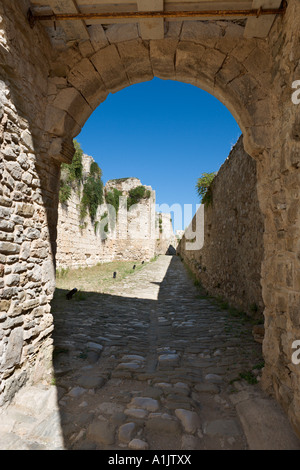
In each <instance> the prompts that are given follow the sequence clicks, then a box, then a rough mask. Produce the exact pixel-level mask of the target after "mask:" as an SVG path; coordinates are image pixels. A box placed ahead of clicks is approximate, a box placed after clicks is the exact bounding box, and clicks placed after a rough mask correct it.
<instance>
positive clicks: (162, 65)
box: [150, 39, 178, 79]
mask: <svg viewBox="0 0 300 470" xmlns="http://www.w3.org/2000/svg"><path fill="white" fill-rule="evenodd" d="M177 44H178V40H177V39H164V40H157V41H150V57H151V64H152V68H153V73H154V75H155V76H156V77H159V78H163V79H172V78H173V77H174V76H175V65H174V63H175V54H176V48H177Z"/></svg>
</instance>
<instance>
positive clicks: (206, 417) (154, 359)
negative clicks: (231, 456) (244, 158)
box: [0, 256, 300, 450]
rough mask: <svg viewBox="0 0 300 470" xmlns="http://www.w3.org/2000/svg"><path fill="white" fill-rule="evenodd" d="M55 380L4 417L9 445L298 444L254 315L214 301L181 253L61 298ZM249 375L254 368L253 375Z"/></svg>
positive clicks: (56, 306)
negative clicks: (106, 286)
mask: <svg viewBox="0 0 300 470" xmlns="http://www.w3.org/2000/svg"><path fill="white" fill-rule="evenodd" d="M53 315H54V324H55V331H54V344H55V354H54V373H55V384H54V385H51V386H49V385H48V386H47V385H45V384H44V385H43V384H41V385H38V386H34V387H25V388H24V389H23V390H21V392H19V394H18V395H17V397H16V399H15V401H14V403H13V404H12V405H11V406H10V407H9V408H8V409H7V410H5V411H4V412H2V415H0V448H1V449H3V448H6V449H86V450H88V449H99V450H101V449H114V450H117V449H134V450H135V449H153V450H174V449H177V450H179V449H184V450H191V449H199V450H200V449H299V448H300V446H299V441H298V439H297V438H296V437H295V435H294V433H293V431H292V430H291V428H290V425H289V423H288V421H287V419H286V417H285V415H284V414H283V413H282V411H281V409H280V408H279V407H278V405H277V404H276V403H275V402H274V401H273V399H271V398H270V397H267V396H265V395H264V393H263V392H262V391H261V389H260V387H259V384H254V385H252V384H249V383H248V382H247V381H246V380H241V377H240V374H241V373H242V374H246V375H244V377H247V373H248V376H249V377H251V378H253V375H256V376H257V377H258V379H259V369H258V368H257V369H256V368H255V366H256V365H258V364H260V363H261V360H262V356H261V354H262V353H261V345H260V344H259V343H256V342H255V341H254V339H253V336H252V333H251V329H252V326H251V324H250V323H245V322H244V321H242V320H241V318H236V317H233V316H232V315H230V313H229V312H227V311H226V310H223V309H220V308H218V307H216V305H215V304H213V303H212V302H211V301H209V300H208V299H207V298H203V297H201V296H200V295H199V290H198V289H197V288H196V287H195V286H194V285H193V282H192V280H191V279H190V278H189V276H188V275H187V272H186V270H185V268H184V266H183V265H182V263H181V262H180V259H179V258H178V257H170V256H160V257H159V258H158V260H157V261H155V262H153V263H149V264H146V265H145V266H144V267H143V268H142V269H140V270H139V271H137V272H134V273H133V274H131V275H129V276H127V278H125V279H124V280H123V281H121V282H118V283H116V284H115V285H114V284H112V287H111V288H110V291H109V292H108V293H105V294H103V293H96V292H95V293H89V294H88V296H87V299H86V300H84V301H81V302H76V301H74V299H72V300H71V301H67V300H65V293H64V295H61V296H60V297H59V296H58V297H57V299H56V300H55V301H54V302H53ZM249 371H252V373H251V375H249Z"/></svg>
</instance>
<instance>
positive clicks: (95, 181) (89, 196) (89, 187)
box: [80, 162, 103, 222]
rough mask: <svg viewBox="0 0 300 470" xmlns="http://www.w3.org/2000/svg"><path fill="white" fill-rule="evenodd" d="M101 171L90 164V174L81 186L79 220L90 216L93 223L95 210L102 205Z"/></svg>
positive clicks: (93, 164) (95, 164)
mask: <svg viewBox="0 0 300 470" xmlns="http://www.w3.org/2000/svg"><path fill="white" fill-rule="evenodd" d="M101 176H102V171H101V169H100V168H99V166H98V164H97V163H96V162H93V163H92V164H91V168H90V174H89V176H88V177H87V180H86V181H85V183H84V185H83V191H82V198H81V201H80V219H81V220H84V219H85V217H86V216H87V215H88V213H89V215H90V218H91V221H92V222H94V220H95V217H96V214H97V209H98V207H99V206H100V205H101V204H102V203H103V182H102V180H101Z"/></svg>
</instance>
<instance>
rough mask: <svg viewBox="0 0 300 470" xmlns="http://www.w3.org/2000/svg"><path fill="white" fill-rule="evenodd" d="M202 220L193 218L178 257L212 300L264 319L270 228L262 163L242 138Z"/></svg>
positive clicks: (216, 182)
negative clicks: (260, 189)
mask: <svg viewBox="0 0 300 470" xmlns="http://www.w3.org/2000/svg"><path fill="white" fill-rule="evenodd" d="M200 210H201V211H203V206H202V207H201V209H199V211H200ZM200 215H201V214H198V216H199V217H197V216H196V215H195V217H194V218H193V221H192V223H191V226H190V227H189V228H188V229H187V231H186V234H185V236H184V237H183V238H182V240H181V242H180V244H179V247H178V253H179V254H180V255H181V256H182V258H183V259H184V261H185V262H186V263H187V265H188V266H189V267H190V268H191V270H192V271H193V272H194V273H195V275H196V277H197V278H198V279H199V280H200V282H201V284H202V285H203V286H204V287H205V289H206V290H207V291H208V292H209V293H210V294H211V295H214V296H220V297H222V298H223V299H226V300H227V301H228V302H229V303H230V304H231V305H233V306H235V307H237V308H239V309H242V310H244V311H246V312H247V313H249V314H251V315H253V316H260V317H261V316H262V312H263V308H264V305H263V300H262V288H261V283H260V281H261V264H262V259H263V230H264V225H263V217H262V214H261V211H260V209H259V204H258V197H257V189H256V163H255V160H253V159H252V158H251V157H250V156H249V155H248V154H247V153H246V152H245V150H244V147H243V139H242V137H240V139H239V140H238V142H237V143H236V145H235V146H234V148H233V149H232V151H231V152H230V155H229V157H228V158H227V160H226V161H225V163H224V164H223V165H222V166H221V168H220V170H219V171H218V174H217V176H216V177H215V179H214V181H213V183H212V202H211V203H210V204H208V205H206V206H204V220H203V217H200ZM199 240H200V242H201V244H200V245H199ZM202 243H203V246H202V247H201V248H200V246H201V245H202ZM199 248H200V249H199Z"/></svg>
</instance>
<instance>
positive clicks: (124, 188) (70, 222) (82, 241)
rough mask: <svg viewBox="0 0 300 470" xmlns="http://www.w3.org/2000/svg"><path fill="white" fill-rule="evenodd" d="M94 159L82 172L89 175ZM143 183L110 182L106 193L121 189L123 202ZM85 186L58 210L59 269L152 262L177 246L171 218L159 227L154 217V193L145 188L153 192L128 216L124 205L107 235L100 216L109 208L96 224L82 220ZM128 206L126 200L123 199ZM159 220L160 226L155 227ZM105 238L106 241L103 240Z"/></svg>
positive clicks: (86, 161) (165, 216)
mask: <svg viewBox="0 0 300 470" xmlns="http://www.w3.org/2000/svg"><path fill="white" fill-rule="evenodd" d="M92 161H93V158H92V157H90V156H88V155H83V170H84V172H86V173H89V168H90V164H91V162H92ZM141 185H142V183H141V181H140V180H139V179H137V178H124V179H121V180H110V181H108V182H107V183H106V185H105V188H104V193H105V192H108V191H110V190H112V189H113V188H116V189H118V190H119V191H121V192H122V195H123V197H124V198H127V197H128V195H129V191H130V190H131V189H133V188H136V187H137V186H141ZM82 187H83V184H81V185H80V187H79V188H77V189H75V188H74V189H73V190H72V194H71V197H70V199H69V200H68V201H67V203H65V204H59V207H58V228H57V253H56V262H57V268H58V269H59V268H66V267H69V268H77V267H82V266H94V265H96V264H97V263H103V262H108V261H113V260H120V261H127V260H132V261H135V260H136V261H142V260H144V261H149V260H150V259H151V258H153V257H154V256H155V254H161V253H164V254H165V252H166V251H167V249H168V247H169V245H170V244H171V243H174V240H175V237H174V233H173V229H172V224H171V222H170V214H162V216H161V217H162V226H161V230H162V232H160V226H159V224H158V216H156V213H155V191H153V190H152V188H151V187H150V186H145V188H146V190H149V191H150V192H151V196H150V198H146V199H141V201H140V203H139V204H138V205H137V206H136V207H131V208H130V210H129V212H128V213H127V212H126V210H124V209H125V207H126V206H123V207H122V205H121V207H120V209H119V213H118V214H117V218H116V225H115V227H114V229H113V230H109V232H107V233H105V232H104V231H103V230H102V229H103V227H104V225H106V223H107V219H103V221H101V216H103V215H104V214H105V213H108V208H107V204H106V203H105V201H104V203H103V204H101V206H99V208H98V211H97V215H96V218H95V222H96V224H95V222H94V223H92V222H91V220H90V218H89V217H86V219H85V220H84V223H83V221H81V220H80V210H79V207H80V194H82ZM124 203H125V204H126V199H124ZM156 220H157V224H156V226H155V223H156ZM103 236H105V237H107V238H103Z"/></svg>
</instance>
